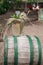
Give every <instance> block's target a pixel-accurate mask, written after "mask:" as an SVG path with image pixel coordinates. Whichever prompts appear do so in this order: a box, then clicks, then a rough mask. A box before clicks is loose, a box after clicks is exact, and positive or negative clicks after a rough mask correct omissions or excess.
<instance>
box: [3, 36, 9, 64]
mask: <svg viewBox="0 0 43 65" xmlns="http://www.w3.org/2000/svg"><path fill="white" fill-rule="evenodd" d="M4 65H8V38H7V36H6V37H5V39H4Z"/></svg>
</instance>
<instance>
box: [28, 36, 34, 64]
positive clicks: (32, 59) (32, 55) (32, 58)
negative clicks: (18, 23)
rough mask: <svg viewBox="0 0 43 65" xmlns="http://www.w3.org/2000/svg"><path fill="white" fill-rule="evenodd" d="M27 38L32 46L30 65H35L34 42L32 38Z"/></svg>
mask: <svg viewBox="0 0 43 65" xmlns="http://www.w3.org/2000/svg"><path fill="white" fill-rule="evenodd" d="M27 38H28V40H29V44H30V65H33V62H34V47H33V42H32V39H31V37H30V36H28V35H27Z"/></svg>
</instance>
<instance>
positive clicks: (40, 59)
mask: <svg viewBox="0 0 43 65" xmlns="http://www.w3.org/2000/svg"><path fill="white" fill-rule="evenodd" d="M35 38H36V40H37V44H38V50H39V59H38V65H41V61H42V49H41V42H40V39H39V38H38V37H37V36H35Z"/></svg>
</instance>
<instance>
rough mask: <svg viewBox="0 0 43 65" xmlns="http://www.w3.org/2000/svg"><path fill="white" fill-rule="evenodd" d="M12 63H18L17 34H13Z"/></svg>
mask: <svg viewBox="0 0 43 65" xmlns="http://www.w3.org/2000/svg"><path fill="white" fill-rule="evenodd" d="M14 55H15V56H14V65H18V42H17V36H14Z"/></svg>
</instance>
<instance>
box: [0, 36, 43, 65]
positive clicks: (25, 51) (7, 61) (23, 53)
mask: <svg viewBox="0 0 43 65" xmlns="http://www.w3.org/2000/svg"><path fill="white" fill-rule="evenodd" d="M0 45H1V47H0V65H43V44H42V43H41V41H40V39H39V38H38V37H37V36H34V37H32V36H29V35H28V36H18V37H17V36H8V37H7V36H6V37H5V39H4V43H1V44H0Z"/></svg>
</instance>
